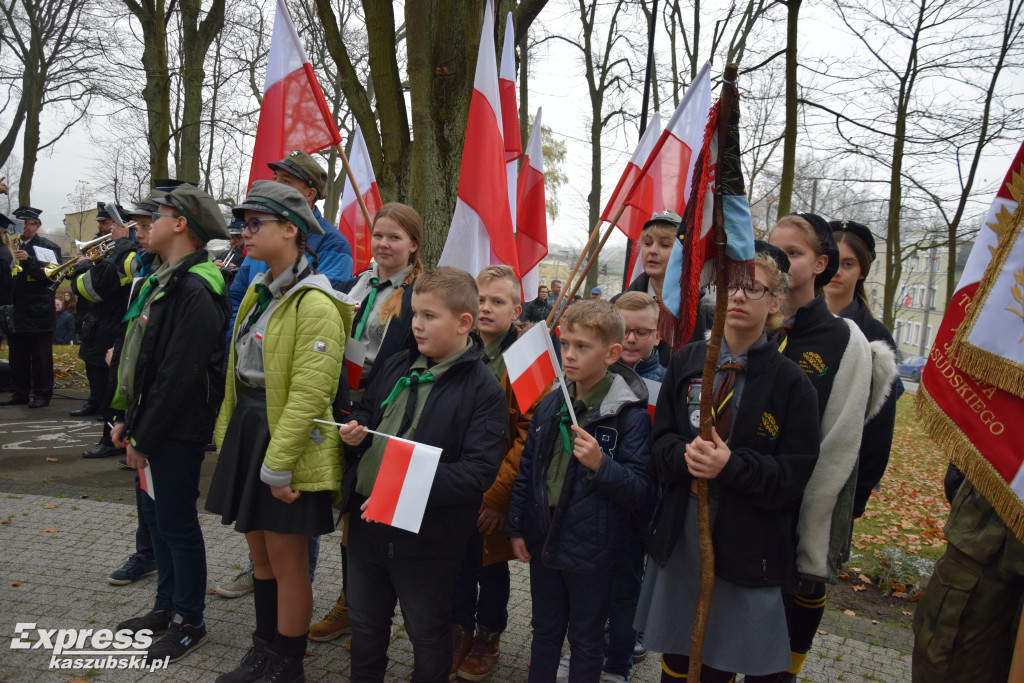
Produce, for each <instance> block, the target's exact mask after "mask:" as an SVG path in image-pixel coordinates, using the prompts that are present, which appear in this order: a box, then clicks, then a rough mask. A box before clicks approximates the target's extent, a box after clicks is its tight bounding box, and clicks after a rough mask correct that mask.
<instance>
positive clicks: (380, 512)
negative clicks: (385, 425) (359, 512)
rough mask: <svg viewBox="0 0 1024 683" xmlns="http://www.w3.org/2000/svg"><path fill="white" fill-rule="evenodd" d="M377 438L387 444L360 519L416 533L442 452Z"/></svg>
mask: <svg viewBox="0 0 1024 683" xmlns="http://www.w3.org/2000/svg"><path fill="white" fill-rule="evenodd" d="M377 438H378V439H380V438H387V440H388V444H387V446H386V447H385V448H384V457H383V458H382V460H381V463H380V470H379V471H378V472H377V480H376V481H375V482H374V483H373V491H372V492H371V493H370V501H369V503H368V504H367V506H366V510H364V513H363V517H364V518H365V519H368V520H370V521H373V522H380V523H381V524H387V525H389V526H393V527H398V528H399V529H405V530H406V531H411V532H413V533H414V534H416V533H419V531H420V524H421V523H422V522H423V512H424V511H425V510H426V509H427V498H428V497H429V496H430V487H431V486H432V485H433V484H434V474H435V473H436V472H437V463H439V462H440V461H441V449H440V448H436V447H435V446H428V445H426V444H422V443H418V442H416V441H408V440H406V439H400V438H398V437H397V436H387V437H385V435H383V434H377Z"/></svg>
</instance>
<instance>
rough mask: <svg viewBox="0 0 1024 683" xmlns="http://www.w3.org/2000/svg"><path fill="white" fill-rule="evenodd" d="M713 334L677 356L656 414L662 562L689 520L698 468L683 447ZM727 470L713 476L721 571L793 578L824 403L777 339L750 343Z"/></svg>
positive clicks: (734, 578)
mask: <svg viewBox="0 0 1024 683" xmlns="http://www.w3.org/2000/svg"><path fill="white" fill-rule="evenodd" d="M706 348H707V345H706V343H705V342H694V343H691V344H688V345H686V346H685V347H683V349H681V350H680V351H679V353H677V354H675V355H674V356H673V357H672V361H671V363H669V366H668V372H667V373H666V375H665V379H664V382H663V383H662V388H661V393H660V394H659V396H658V405H657V408H656V409H655V412H654V433H653V441H654V446H653V448H652V452H653V454H654V462H655V465H656V467H657V472H658V478H659V482H660V484H661V500H660V501H659V503H658V509H657V510H656V512H655V515H654V522H653V523H652V525H651V535H650V554H651V557H652V558H653V559H654V560H655V561H656V562H658V563H659V564H661V565H662V566H664V565H665V564H666V563H667V562H668V558H669V555H671V553H672V552H673V551H676V552H679V551H681V550H682V549H679V548H676V545H677V543H678V541H679V537H680V536H681V535H682V531H683V526H684V523H685V520H684V517H685V513H686V507H687V502H688V500H689V496H690V482H691V480H692V476H691V475H690V472H689V470H688V469H687V466H686V460H685V458H684V452H685V449H686V445H687V444H689V443H690V442H691V441H693V438H694V437H693V431H691V428H690V416H689V411H688V400H687V397H688V394H689V393H690V392H689V387H690V384H691V383H692V382H699V381H700V379H701V374H702V372H703V369H704V355H705V353H706ZM746 373H747V377H746V380H745V381H746V384H745V385H744V388H743V394H742V396H741V398H740V404H739V409H738V410H737V411H736V413H735V415H734V416H733V425H732V433H731V436H730V438H729V446H730V449H731V451H732V454H731V456H730V457H729V460H728V462H726V465H725V468H724V469H723V470H722V471H721V472H720V473H719V474H718V476H717V477H716V478H715V479H714V480H713V481H712V482H711V487H712V492H713V493H712V495H717V497H718V513H717V516H716V517H715V522H714V527H713V528H712V542H713V544H714V548H715V574H716V575H718V576H720V577H722V578H723V579H727V580H728V581H731V582H732V583H735V584H737V585H740V586H782V585H788V584H789V583H790V582H791V580H792V579H793V577H794V576H795V572H796V520H797V513H798V512H799V509H800V501H801V498H802V497H803V492H804V487H805V486H806V485H807V480H808V479H809V478H810V476H811V472H812V471H813V470H814V463H815V461H816V460H817V456H818V442H819V437H818V411H817V400H816V395H815V393H814V387H812V386H811V383H810V381H808V379H807V377H806V376H805V373H804V372H803V371H802V370H800V368H799V367H797V366H796V364H794V363H793V362H792V361H790V360H788V359H787V358H785V357H784V356H782V354H780V353H779V352H778V349H777V348H776V346H775V345H774V344H767V345H764V346H761V347H758V348H751V349H750V351H749V352H748V356H747V370H746Z"/></svg>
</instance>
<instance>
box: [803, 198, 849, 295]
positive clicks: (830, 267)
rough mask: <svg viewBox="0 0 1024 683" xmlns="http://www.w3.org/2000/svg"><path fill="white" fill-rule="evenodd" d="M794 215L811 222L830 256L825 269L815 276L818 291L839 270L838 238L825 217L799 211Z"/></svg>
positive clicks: (815, 286) (822, 245)
mask: <svg viewBox="0 0 1024 683" xmlns="http://www.w3.org/2000/svg"><path fill="white" fill-rule="evenodd" d="M794 215H796V216H800V218H803V219H804V220H805V221H807V222H808V223H810V224H811V227H812V228H814V232H815V233H817V235H818V239H819V240H820V241H821V247H822V249H823V251H824V252H825V255H826V256H827V257H828V263H826V264H825V270H823V271H822V272H820V273H818V275H817V276H816V277H815V278H814V289H815V291H817V290H819V289H821V288H822V287H824V286H825V285H827V284H828V283H830V282H832V278H833V277H835V275H836V273H837V272H839V246H838V245H837V244H836V238H835V236H834V235H833V234H832V228H830V227H829V226H828V221H826V220H825V219H824V218H822V217H821V216H819V215H818V214H815V213H798V214H794Z"/></svg>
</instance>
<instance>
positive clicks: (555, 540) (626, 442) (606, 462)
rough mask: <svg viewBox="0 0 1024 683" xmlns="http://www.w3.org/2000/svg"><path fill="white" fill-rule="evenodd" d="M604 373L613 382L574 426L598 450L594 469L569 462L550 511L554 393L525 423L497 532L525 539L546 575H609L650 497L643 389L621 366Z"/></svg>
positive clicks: (557, 397)
mask: <svg viewBox="0 0 1024 683" xmlns="http://www.w3.org/2000/svg"><path fill="white" fill-rule="evenodd" d="M610 371H611V372H612V373H614V374H615V379H614V380H613V383H612V386H611V388H610V389H609V390H608V395H607V396H605V399H604V401H602V402H601V407H600V409H599V410H597V411H595V412H594V413H591V414H590V415H588V416H587V419H586V421H585V422H583V424H581V425H580V426H581V427H583V429H585V430H586V431H587V433H589V434H590V435H591V436H593V437H594V438H595V439H597V442H598V444H600V446H601V452H602V454H603V455H604V457H603V458H602V460H601V466H600V467H599V468H598V470H597V472H591V471H590V470H589V469H587V468H586V467H584V466H583V465H581V464H579V461H578V460H577V459H576V458H569V465H568V467H567V468H566V471H565V481H564V483H563V484H562V493H561V495H560V496H559V499H558V501H557V504H554V505H553V504H552V502H551V501H549V500H548V489H547V474H548V466H549V465H550V464H551V457H552V455H553V453H554V446H555V439H558V438H560V436H559V429H558V424H559V423H558V412H559V411H560V410H561V409H562V406H563V405H565V399H564V398H563V395H562V392H561V391H560V390H556V391H552V392H551V393H550V394H548V395H547V396H546V397H544V399H543V400H542V401H541V402H540V404H539V405H538V406H537V409H536V411H534V413H533V419H532V420H531V421H530V433H529V435H528V436H527V437H526V447H525V448H524V450H523V456H522V458H521V459H520V461H519V475H518V476H517V477H516V484H515V487H514V488H513V490H512V504H511V506H510V507H509V513H508V521H507V522H506V524H505V533H506V534H507V535H508V536H509V538H522V539H523V540H524V541H526V548H527V550H529V551H530V554H531V555H533V556H534V557H537V558H540V559H542V560H543V562H544V564H545V565H546V566H548V567H551V568H552V569H561V570H564V571H571V572H586V573H610V572H615V571H617V570H618V569H619V567H620V565H621V557H622V554H623V553H624V552H625V551H626V550H627V548H629V547H630V535H631V534H633V533H635V532H634V530H633V525H632V524H631V517H632V516H633V514H635V513H642V512H644V511H645V510H647V509H648V508H649V506H650V503H651V500H652V499H653V498H654V492H655V488H654V467H653V464H652V462H651V451H650V445H651V418H650V416H649V414H648V413H647V387H646V386H645V385H644V383H643V381H642V380H641V379H640V377H639V376H638V375H637V374H636V373H635V372H633V371H632V370H630V369H629V368H627V367H626V366H625V365H622V364H621V363H616V364H615V365H613V366H611V368H610ZM552 507H554V508H555V510H554V514H553V515H552V512H551V508H552Z"/></svg>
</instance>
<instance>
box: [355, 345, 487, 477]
mask: <svg viewBox="0 0 1024 683" xmlns="http://www.w3.org/2000/svg"><path fill="white" fill-rule="evenodd" d="M470 347H471V344H470V343H468V340H467V344H466V346H465V347H464V348H463V349H462V350H461V351H459V352H458V353H456V354H455V355H454V356H452V357H451V358H449V359H448V360H446V361H444V362H443V363H437V364H436V365H434V366H433V367H429V368H428V366H430V364H431V363H432V361H430V359H428V358H427V357H426V356H424V355H423V354H422V353H421V354H420V355H419V356H417V358H416V360H415V361H413V363H412V366H411V367H410V368H409V374H410V375H412V374H413V373H416V374H418V375H419V376H420V377H421V378H422V377H423V376H424V375H426V374H428V373H429V374H430V375H431V376H432V377H433V379H434V381H433V382H425V383H423V384H417V385H416V386H417V389H416V403H415V407H414V408H413V411H412V415H411V417H410V419H409V420H408V425H407V426H406V425H405V424H404V423H405V422H406V416H407V413H408V410H407V408H408V407H410V406H409V396H410V395H411V392H410V391H409V386H411V382H408V381H406V382H404V383H403V381H402V380H408V378H406V377H402V378H401V379H399V380H398V382H396V386H395V388H396V389H398V394H397V395H395V396H394V397H391V396H389V397H388V399H387V400H385V401H384V403H383V404H382V406H383V408H384V414H383V415H382V416H381V419H380V422H379V423H378V424H377V426H373V425H367V426H368V427H370V429H372V430H374V431H376V432H381V433H382V434H394V435H395V436H399V437H401V438H403V439H410V438H412V437H413V435H414V434H415V433H416V427H417V426H418V425H419V422H420V416H421V415H422V414H423V407H424V406H425V405H426V403H427V398H428V397H429V396H430V392H431V391H432V390H433V388H434V386H435V385H436V384H435V383H436V382H437V381H438V380H440V379H441V377H442V376H443V375H444V373H446V372H447V371H448V370H449V369H450V368H451V367H452V366H453V365H455V363H457V362H458V361H459V359H460V358H462V356H463V355H464V354H465V353H466V351H468V350H469V349H470ZM421 381H422V380H421ZM399 387H400V388H399ZM391 393H392V394H394V393H395V392H394V390H393V391H392V392H391ZM386 446H387V439H382V438H380V437H377V438H375V439H374V440H373V443H371V444H370V447H369V448H367V449H366V453H365V454H363V457H362V458H361V459H360V460H359V467H358V469H357V473H356V491H357V492H358V493H359V494H360V495H363V496H367V497H369V495H370V494H371V493H372V492H373V485H374V483H375V482H376V481H377V472H378V471H379V470H380V463H381V461H382V460H383V458H384V449H385V447H386Z"/></svg>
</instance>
